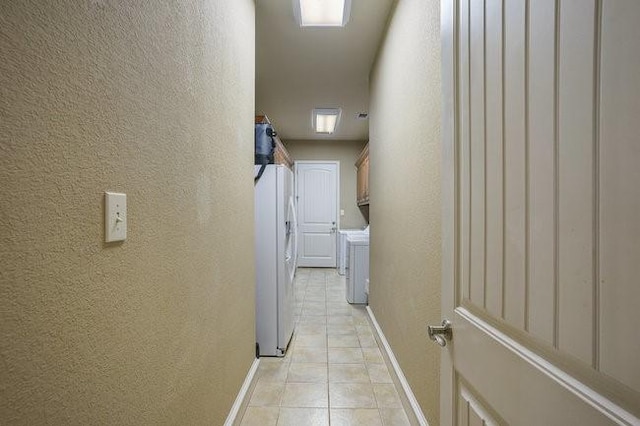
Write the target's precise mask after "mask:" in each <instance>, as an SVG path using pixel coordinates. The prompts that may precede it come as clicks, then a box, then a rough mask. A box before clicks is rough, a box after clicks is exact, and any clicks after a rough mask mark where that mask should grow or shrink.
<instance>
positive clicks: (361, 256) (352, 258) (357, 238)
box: [346, 233, 369, 303]
mask: <svg viewBox="0 0 640 426" xmlns="http://www.w3.org/2000/svg"><path fill="white" fill-rule="evenodd" d="M347 251H348V252H349V262H348V266H347V273H346V276H347V279H346V284H347V285H346V299H347V302H349V303H367V293H368V289H367V281H368V280H369V234H368V233H367V234H364V235H362V234H361V235H351V236H349V237H348V238H347Z"/></svg>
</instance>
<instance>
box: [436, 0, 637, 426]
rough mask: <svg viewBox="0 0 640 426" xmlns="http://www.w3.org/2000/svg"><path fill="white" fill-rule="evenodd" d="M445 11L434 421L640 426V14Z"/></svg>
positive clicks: (620, 0) (614, 7)
mask: <svg viewBox="0 0 640 426" xmlns="http://www.w3.org/2000/svg"><path fill="white" fill-rule="evenodd" d="M441 7H442V22H441V23H442V27H441V30H442V37H443V39H442V42H443V44H442V46H443V51H442V58H443V59H442V60H443V74H442V76H443V95H444V122H443V139H444V146H443V159H444V164H443V183H444V188H443V195H444V198H443V202H444V210H443V213H444V215H443V220H444V230H443V235H444V246H443V255H444V263H443V316H445V317H448V318H449V319H451V320H452V323H453V340H452V341H450V342H449V343H448V344H447V345H446V346H445V347H444V348H443V351H442V374H441V379H442V387H441V424H443V425H450V424H456V425H465V426H466V425H476V424H477V425H481V424H510V425H607V424H628V425H631V424H635V425H638V424H640V362H639V361H638V360H639V359H640V358H639V355H638V354H640V327H638V324H639V323H640V309H639V308H638V303H639V301H640V286H639V285H638V277H639V276H640V220H639V218H640V190H639V189H638V184H639V183H640V166H639V164H640V142H639V140H638V135H640V50H639V49H640V48H639V46H640V25H638V22H640V2H639V1H637V0H535V1H534V0H454V1H451V0H443V1H442V2H441Z"/></svg>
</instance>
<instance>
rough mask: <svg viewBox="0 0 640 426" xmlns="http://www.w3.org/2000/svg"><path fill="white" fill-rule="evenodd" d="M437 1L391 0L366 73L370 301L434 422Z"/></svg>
mask: <svg viewBox="0 0 640 426" xmlns="http://www.w3.org/2000/svg"><path fill="white" fill-rule="evenodd" d="M439 20H440V12H439V2H437V1H427V2H425V1H424V0H399V1H398V3H397V5H396V8H395V11H394V12H393V15H392V18H391V21H390V24H389V28H388V31H387V35H386V37H385V40H384V42H383V44H382V46H381V50H380V52H379V55H378V58H377V60H376V64H375V65H374V68H373V71H372V75H371V105H370V109H369V112H370V135H369V136H370V144H369V152H370V166H371V172H370V184H369V186H370V199H371V207H370V221H371V273H370V274H371V290H370V291H371V295H370V304H371V307H372V309H373V312H374V314H375V315H376V318H377V319H378V321H379V323H380V325H381V326H382V329H383V331H384V333H385V336H386V337H387V339H388V340H389V343H390V344H391V347H392V348H393V351H394V353H395V355H396V357H397V358H398V361H399V363H400V366H401V368H402V370H403V372H404V374H405V375H406V377H407V379H408V380H409V384H410V385H411V388H412V389H413V391H414V393H415V395H416V398H417V399H418V401H419V403H420V405H421V407H422V410H423V412H424V413H425V415H426V417H427V419H428V421H429V422H430V423H431V424H434V425H437V424H439V410H438V404H439V393H438V386H439V383H438V381H439V358H440V347H439V346H437V345H435V344H434V343H431V342H430V341H429V340H428V338H427V336H426V325H427V324H439V323H440V271H441V265H440V261H441V211H440V209H441V201H440V195H441V190H440V185H441V182H440V160H441V158H440V143H441V141H440V102H441V94H440V25H439Z"/></svg>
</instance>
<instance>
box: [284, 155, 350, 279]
mask: <svg viewBox="0 0 640 426" xmlns="http://www.w3.org/2000/svg"><path fill="white" fill-rule="evenodd" d="M300 164H335V166H336V232H334V239H335V243H336V245H335V247H338V231H339V230H340V184H341V182H340V160H296V161H294V162H293V172H294V175H293V177H294V182H293V186H294V195H295V199H296V215H297V217H298V224H299V223H300V206H299V204H298V201H300V194H299V193H298V165H300ZM298 241H299V240H298ZM298 250H300V244H298ZM298 254H299V253H298ZM337 263H338V258H337V253H336V265H335V266H337ZM335 266H334V267H335Z"/></svg>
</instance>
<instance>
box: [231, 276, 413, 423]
mask: <svg viewBox="0 0 640 426" xmlns="http://www.w3.org/2000/svg"><path fill="white" fill-rule="evenodd" d="M294 289H295V290H294V291H295V300H296V305H295V315H296V329H295V331H294V336H293V339H292V341H291V344H290V346H289V349H288V351H287V354H286V356H285V357H283V358H266V357H263V358H261V360H260V369H259V371H258V382H257V384H256V387H255V389H254V391H253V394H252V395H251V397H250V399H249V406H248V407H247V410H246V412H245V414H244V417H243V418H242V426H290V425H291V426H293V425H294V426H326V425H331V426H355V425H362V426H405V425H409V421H408V419H407V416H406V413H405V412H404V410H403V408H402V404H401V403H400V397H399V395H398V392H397V390H396V388H395V386H394V384H393V382H392V380H391V376H390V375H389V371H388V370H387V366H386V365H385V364H384V359H383V358H382V353H381V352H380V349H379V348H378V345H377V343H376V340H375V338H374V337H373V332H372V330H371V327H370V326H369V322H368V319H367V313H366V311H365V309H364V306H358V305H350V304H349V303H347V301H346V299H345V279H344V277H341V276H340V275H338V274H337V273H336V271H335V270H333V269H309V268H300V269H298V272H297V273H296V279H295V282H294Z"/></svg>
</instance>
